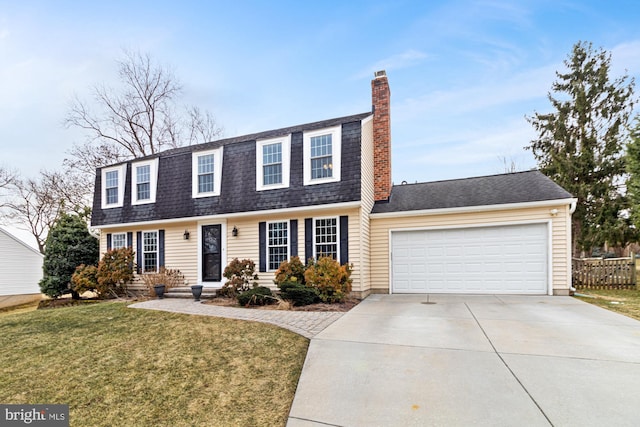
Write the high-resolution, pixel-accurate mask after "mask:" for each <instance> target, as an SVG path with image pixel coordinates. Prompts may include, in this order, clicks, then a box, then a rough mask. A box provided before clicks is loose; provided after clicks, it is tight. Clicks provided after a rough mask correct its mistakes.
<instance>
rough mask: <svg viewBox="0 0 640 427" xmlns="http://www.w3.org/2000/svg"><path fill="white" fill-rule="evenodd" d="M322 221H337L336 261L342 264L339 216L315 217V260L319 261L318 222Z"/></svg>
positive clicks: (313, 228)
mask: <svg viewBox="0 0 640 427" xmlns="http://www.w3.org/2000/svg"><path fill="white" fill-rule="evenodd" d="M322 219H334V220H335V221H336V242H335V245H336V261H338V262H340V217H339V216H319V217H314V218H313V222H312V224H311V225H312V232H313V241H312V244H313V259H315V260H317V259H318V252H317V249H316V246H317V243H316V228H317V225H316V222H317V221H318V220H322Z"/></svg>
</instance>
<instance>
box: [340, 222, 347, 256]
mask: <svg viewBox="0 0 640 427" xmlns="http://www.w3.org/2000/svg"><path fill="white" fill-rule="evenodd" d="M348 262H349V217H348V216H346V215H344V216H341V217H340V264H347V263H348Z"/></svg>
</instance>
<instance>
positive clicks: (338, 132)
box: [302, 125, 342, 185]
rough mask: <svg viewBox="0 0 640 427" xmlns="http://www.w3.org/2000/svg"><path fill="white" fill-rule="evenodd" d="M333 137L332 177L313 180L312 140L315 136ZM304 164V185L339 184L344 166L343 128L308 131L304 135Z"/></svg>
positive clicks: (335, 127)
mask: <svg viewBox="0 0 640 427" xmlns="http://www.w3.org/2000/svg"><path fill="white" fill-rule="evenodd" d="M329 134H330V135H331V157H332V159H331V160H332V165H333V168H332V176H331V177H329V178H316V179H311V138H312V137H315V136H322V135H329ZM302 152H303V162H304V167H303V170H304V175H303V184H304V185H315V184H324V183H327V182H339V181H340V170H341V164H342V126H341V125H339V126H334V127H330V128H324V129H318V130H314V131H307V132H304V133H303V149H302Z"/></svg>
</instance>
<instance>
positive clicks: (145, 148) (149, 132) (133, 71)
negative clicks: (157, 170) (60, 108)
mask: <svg viewBox="0 0 640 427" xmlns="http://www.w3.org/2000/svg"><path fill="white" fill-rule="evenodd" d="M118 76H119V80H120V83H121V87H119V88H114V87H109V86H106V85H98V86H95V87H94V88H93V90H92V92H93V98H94V99H93V101H94V102H93V103H88V102H85V101H82V100H80V99H77V98H76V99H75V100H74V101H73V103H72V106H71V108H70V110H69V112H68V114H67V117H66V119H65V124H66V125H67V126H73V127H79V128H81V129H84V130H85V131H86V132H87V141H85V142H84V143H83V144H76V145H75V146H74V147H73V149H72V150H71V152H70V154H71V156H72V158H70V159H67V160H66V161H65V164H66V165H67V166H70V167H73V168H75V169H76V170H82V171H84V172H86V173H88V174H90V175H93V174H94V173H95V169H96V168H97V167H101V166H105V165H107V164H113V163H117V162H120V161H124V160H127V159H131V158H137V157H143V156H147V155H150V154H154V153H157V152H159V151H161V150H163V149H167V148H172V147H178V146H182V145H186V144H191V143H194V142H207V141H210V140H213V139H214V138H216V137H219V136H220V135H221V134H222V129H221V128H220V127H218V126H217V125H216V122H215V120H214V118H213V116H212V115H211V114H210V113H202V112H201V111H200V110H199V109H198V108H196V107H191V108H178V107H177V101H178V98H179V97H180V96H181V94H182V86H181V84H180V82H179V80H178V79H177V78H176V77H175V75H174V74H173V73H172V72H171V71H170V70H169V69H168V68H166V67H163V66H160V65H158V64H156V63H155V62H154V61H153V60H152V58H151V57H150V56H149V55H148V54H141V53H138V52H125V54H124V58H123V59H122V60H120V61H118ZM92 107H93V108H95V110H94V109H93V108H92Z"/></svg>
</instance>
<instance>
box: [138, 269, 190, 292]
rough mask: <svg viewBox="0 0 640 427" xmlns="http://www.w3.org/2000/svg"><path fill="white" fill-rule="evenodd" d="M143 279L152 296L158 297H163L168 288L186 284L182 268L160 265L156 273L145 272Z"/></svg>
mask: <svg viewBox="0 0 640 427" xmlns="http://www.w3.org/2000/svg"><path fill="white" fill-rule="evenodd" d="M142 281H143V282H144V284H145V285H146V286H147V289H149V293H150V294H151V296H153V295H155V296H156V297H158V299H162V298H163V297H164V294H165V292H166V291H167V290H169V289H170V288H173V287H175V286H181V285H183V284H184V275H183V274H182V273H181V272H180V270H177V269H173V270H172V269H168V268H165V267H160V268H159V269H158V271H157V272H156V273H145V274H143V275H142ZM152 289H153V292H152V291H151V290H152Z"/></svg>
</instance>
